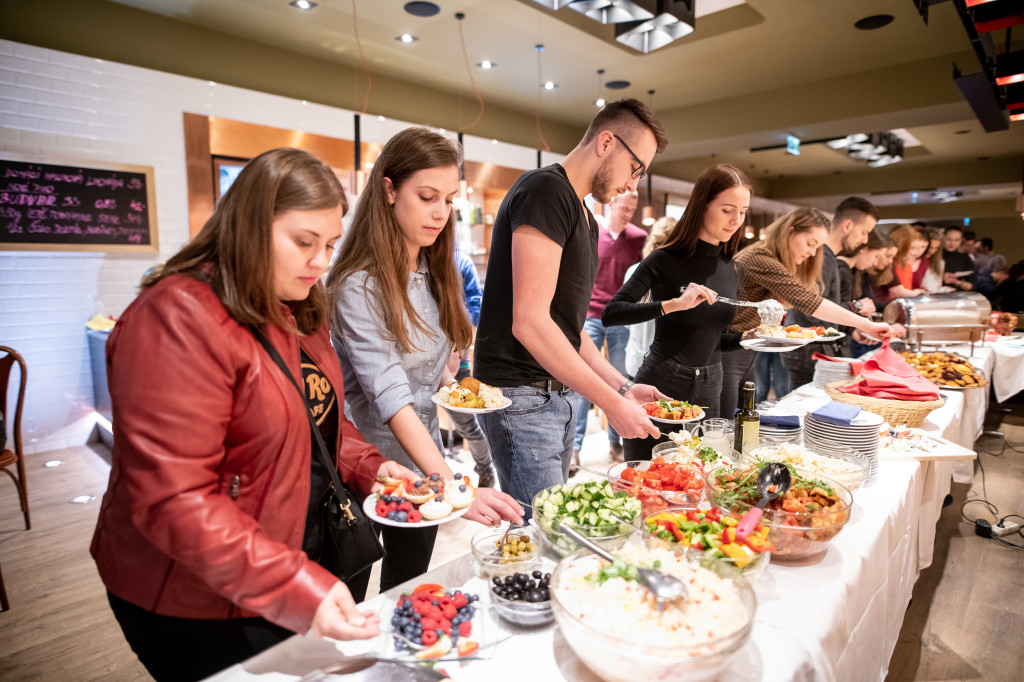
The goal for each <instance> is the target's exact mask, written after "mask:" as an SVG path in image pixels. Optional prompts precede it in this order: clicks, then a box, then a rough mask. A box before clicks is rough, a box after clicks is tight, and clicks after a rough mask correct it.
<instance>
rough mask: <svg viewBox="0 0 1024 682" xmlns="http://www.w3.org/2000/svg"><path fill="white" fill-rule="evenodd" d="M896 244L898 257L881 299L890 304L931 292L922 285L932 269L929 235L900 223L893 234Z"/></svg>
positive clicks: (878, 292)
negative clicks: (929, 261)
mask: <svg viewBox="0 0 1024 682" xmlns="http://www.w3.org/2000/svg"><path fill="white" fill-rule="evenodd" d="M889 238H890V239H892V240H893V242H895V244H896V256H895V257H894V258H893V262H892V277H891V278H890V279H889V281H888V282H884V283H882V284H881V285H880V287H879V290H878V291H877V292H876V294H877V298H879V299H881V300H883V301H884V302H885V303H888V302H889V301H891V300H892V299H894V298H908V297H913V296H921V295H922V294H926V293H928V292H927V291H925V290H924V289H923V288H921V282H922V281H923V280H924V275H925V273H926V272H928V259H927V258H925V257H924V253H925V251H927V250H928V238H927V237H926V236H925V235H923V234H921V233H920V232H918V231H917V230H915V229H914V228H913V227H911V226H910V225H900V226H899V227H897V228H896V229H894V230H893V231H892V232H890V233H889Z"/></svg>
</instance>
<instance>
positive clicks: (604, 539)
mask: <svg viewBox="0 0 1024 682" xmlns="http://www.w3.org/2000/svg"><path fill="white" fill-rule="evenodd" d="M561 487H563V486H552V488H561ZM550 491H551V488H545V489H544V490H542V491H541V492H539V493H537V494H536V495H535V496H534V498H533V509H534V512H533V517H532V518H531V519H530V524H531V525H533V526H534V527H535V528H536V529H537V530H538V531H539V532H538V533H537V536H538V537H539V538H541V539H542V540H543V541H544V543H545V544H546V545H547V546H548V547H550V548H551V549H552V550H553V551H554V552H555V553H556V554H558V555H559V556H565V555H566V554H571V553H572V552H575V551H576V550H577V549H579V545H577V544H576V541H575V540H573V539H572V538H570V537H569V536H568V535H566V534H565V533H563V532H561V531H560V530H558V522H559V521H560V520H561V517H558V516H550V515H548V514H546V513H545V512H544V510H543V506H542V504H541V503H540V502H539V498H540V497H541V496H542V495H543V494H544V493H545V492H550ZM634 514H635V516H632V517H629V516H620V519H621V520H616V521H613V522H607V523H599V524H596V525H586V524H581V523H575V522H574V521H573V520H572V519H567V522H568V523H572V527H573V530H575V531H576V532H578V533H580V534H581V535H583V536H584V537H587V538H589V539H590V540H592V541H593V542H595V543H596V544H598V545H599V546H601V547H603V548H605V549H607V550H609V551H610V550H614V549H618V548H619V547H621V546H622V544H623V543H625V542H626V540H627V539H629V538H630V536H632V535H634V534H636V533H637V532H639V530H640V517H641V516H642V512H641V511H635V512H634Z"/></svg>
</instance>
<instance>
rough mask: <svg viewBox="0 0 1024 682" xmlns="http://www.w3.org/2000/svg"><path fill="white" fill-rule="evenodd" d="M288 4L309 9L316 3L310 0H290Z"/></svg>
mask: <svg viewBox="0 0 1024 682" xmlns="http://www.w3.org/2000/svg"><path fill="white" fill-rule="evenodd" d="M288 4H289V5H291V6H292V7H296V8H298V9H301V10H303V11H309V10H311V9H313V8H314V7H316V3H315V2H311V0H292V1H291V2H289V3H288Z"/></svg>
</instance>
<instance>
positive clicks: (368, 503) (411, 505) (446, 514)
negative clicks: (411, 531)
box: [363, 473, 476, 528]
mask: <svg viewBox="0 0 1024 682" xmlns="http://www.w3.org/2000/svg"><path fill="white" fill-rule="evenodd" d="M475 496H476V489H475V488H473V485H472V484H471V483H470V482H469V481H468V480H467V479H465V478H464V477H463V476H462V474H458V473H457V474H455V478H454V479H453V480H450V481H446V480H445V479H443V478H441V477H440V476H439V475H438V474H430V476H424V477H423V478H420V479H416V480H407V479H388V480H387V481H386V482H385V483H384V491H383V492H380V493H376V494H374V495H370V496H369V497H367V498H366V499H365V500H363V513H364V514H366V517H367V518H368V519H370V520H371V521H376V522H377V523H379V524H381V525H384V526H395V527H396V528H427V527H428V526H438V525H441V524H442V523H448V522H449V521H454V520H455V519H457V518H459V517H460V516H462V515H463V514H465V513H466V512H468V511H469V505H470V504H472V502H473V498H474V497H475Z"/></svg>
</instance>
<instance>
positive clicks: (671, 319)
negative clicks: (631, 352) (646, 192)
mask: <svg viewBox="0 0 1024 682" xmlns="http://www.w3.org/2000/svg"><path fill="white" fill-rule="evenodd" d="M690 282H696V283H697V284H702V285H704V286H706V287H708V288H710V289H712V290H713V291H715V293H717V294H719V295H721V296H727V297H729V298H736V289H737V281H736V268H735V267H734V266H733V263H732V260H730V259H727V258H725V257H723V256H722V247H721V245H714V244H709V243H707V242H705V241H698V242H697V248H696V249H695V250H694V253H693V255H691V256H686V255H684V254H683V252H682V251H680V250H679V249H671V250H669V249H657V250H656V251H653V252H651V255H649V256H647V258H645V259H643V260H642V261H640V265H638V266H637V267H636V270H635V271H634V272H633V275H632V276H631V277H630V278H629V279H628V280H626V283H625V284H623V285H622V288H621V289H619V291H618V293H617V294H615V296H613V297H612V300H611V301H609V302H608V305H607V306H606V307H605V309H604V314H603V315H602V316H601V321H602V322H603V323H604V324H605V325H623V324H636V323H638V322H646V321H647V320H651V319H653V320H655V322H654V341H653V342H652V343H651V355H652V356H653V357H655V358H658V359H663V360H672V361H673V362H676V363H678V364H680V365H683V366H685V367H705V366H707V365H713V364H715V363H717V362H719V361H721V359H722V356H721V349H722V347H723V346H724V347H725V350H732V349H734V348H739V341H740V337H741V335H740V333H739V332H733V331H729V330H728V329H727V327H728V326H729V325H730V324H731V323H732V320H733V318H734V317H735V316H736V308H735V307H733V306H731V305H728V304H726V303H715V304H714V305H711V306H709V305H708V304H707V303H701V304H700V305H699V306H697V307H695V308H691V309H690V310H680V311H678V312H674V313H669V314H668V315H662V314H661V302H662V301H668V300H671V299H673V298H676V297H677V296H679V293H680V290H681V289H682V288H683V287H685V286H686V285H687V284H689V283H690ZM648 291H650V292H651V299H652V302H651V303H637V301H639V300H640V299H641V298H643V295H644V294H645V293H647V292H648Z"/></svg>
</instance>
